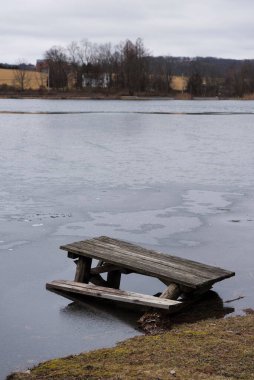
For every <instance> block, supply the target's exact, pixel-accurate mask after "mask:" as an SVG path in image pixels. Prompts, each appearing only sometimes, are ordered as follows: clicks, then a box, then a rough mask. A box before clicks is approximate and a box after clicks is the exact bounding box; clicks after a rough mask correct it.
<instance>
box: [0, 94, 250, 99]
mask: <svg viewBox="0 0 254 380" xmlns="http://www.w3.org/2000/svg"><path fill="white" fill-rule="evenodd" d="M0 99H15V100H17V99H40V100H133V101H135V100H142V101H144V100H147V101H149V100H168V101H170V100H172V101H173V100H193V101H195V100H197V101H218V100H254V98H247V97H246V98H245V97H243V98H224V97H218V96H214V97H192V96H191V95H190V94H178V95H175V94H173V95H171V96H169V95H167V96H164V95H157V96H151V95H137V96H134V95H132V96H131V95H118V94H101V93H94V94H82V95H81V94H79V93H68V92H66V93H52V94H50V93H45V94H36V93H35V94H34V93H24V94H21V93H11V94H0Z"/></svg>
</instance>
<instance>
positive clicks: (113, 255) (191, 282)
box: [68, 245, 210, 288]
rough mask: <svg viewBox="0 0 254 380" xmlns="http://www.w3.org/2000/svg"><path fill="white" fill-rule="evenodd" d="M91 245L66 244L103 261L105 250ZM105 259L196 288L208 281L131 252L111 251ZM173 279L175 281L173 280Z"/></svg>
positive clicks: (76, 250) (136, 270) (142, 272)
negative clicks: (76, 245)
mask: <svg viewBox="0 0 254 380" xmlns="http://www.w3.org/2000/svg"><path fill="white" fill-rule="evenodd" d="M92 248H93V247H92V245H91V246H88V245H86V246H83V247H82V251H81V250H80V248H79V247H75V246H71V245H69V246H68V250H72V251H73V252H74V253H75V252H79V254H80V255H84V256H87V257H93V258H95V259H101V258H103V259H104V261H105V251H104V250H103V249H101V250H100V251H99V250H98V249H97V250H94V251H93V250H92ZM106 259H107V261H108V263H111V264H115V265H119V266H120V265H121V266H122V267H125V268H128V269H130V270H135V272H138V273H141V274H144V275H148V276H153V277H158V278H160V279H165V280H168V281H170V282H179V283H180V284H183V285H185V286H190V287H193V288H196V287H198V286H203V285H205V284H206V283H209V282H210V281H207V280H204V279H200V277H198V276H196V275H193V274H192V273H184V276H183V273H182V271H180V270H176V269H175V268H173V270H172V269H171V271H170V270H169V269H168V268H165V266H164V265H163V264H161V263H156V265H155V264H154V263H152V262H150V261H149V260H146V259H145V260H144V259H143V258H140V257H136V256H135V255H133V254H131V253H130V254H129V255H125V256H124V257H123V256H122V255H120V254H118V253H117V251H113V250H112V251H111V252H110V255H107V258H106ZM174 280H175V281H174Z"/></svg>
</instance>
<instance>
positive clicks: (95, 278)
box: [90, 274, 108, 287]
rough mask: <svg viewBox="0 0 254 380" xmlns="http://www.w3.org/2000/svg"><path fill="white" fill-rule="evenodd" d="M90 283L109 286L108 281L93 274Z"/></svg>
mask: <svg viewBox="0 0 254 380" xmlns="http://www.w3.org/2000/svg"><path fill="white" fill-rule="evenodd" d="M90 282H91V283H92V284H94V285H98V286H104V287H106V286H108V283H107V281H106V280H104V279H103V278H102V277H101V276H100V275H99V274H92V275H91V277H90Z"/></svg>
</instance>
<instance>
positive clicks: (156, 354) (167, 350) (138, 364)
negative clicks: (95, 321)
mask: <svg viewBox="0 0 254 380" xmlns="http://www.w3.org/2000/svg"><path fill="white" fill-rule="evenodd" d="M253 347H254V311H253V310H251V309H250V310H249V311H247V315H246V316H240V317H239V316H238V317H237V316H235V317H229V318H224V319H217V320H216V319H213V318H210V319H207V320H201V321H198V322H194V323H193V322H191V323H187V322H185V323H183V324H175V325H173V327H172V328H171V330H170V331H164V332H163V333H159V334H153V335H142V336H137V337H134V338H131V339H128V340H125V341H123V342H120V343H118V344H117V345H116V346H115V347H113V348H106V349H99V350H96V351H90V352H85V353H81V354H78V355H70V356H67V357H65V358H56V359H52V360H49V361H46V362H44V363H40V364H38V365H37V366H35V367H34V368H32V369H31V370H27V371H24V372H16V373H13V374H10V375H9V376H7V378H6V380H42V379H44V380H53V379H59V380H64V379H70V380H71V379H73V380H74V379H75V380H81V379H93V380H96V379H97V380H99V379H112V380H114V379H115V380H116V379H122V380H127V379H142V380H143V379H147V380H149V379H150V380H151V379H161V380H163V379H171V378H172V379H173V378H174V379H179V380H180V379H181V380H187V379H194V378H195V379H196V378H198V379H202V380H205V379H207V380H212V379H214V380H218V379H220V380H223V379H231V380H233V379H245V380H251V379H254V373H253V360H254V349H253Z"/></svg>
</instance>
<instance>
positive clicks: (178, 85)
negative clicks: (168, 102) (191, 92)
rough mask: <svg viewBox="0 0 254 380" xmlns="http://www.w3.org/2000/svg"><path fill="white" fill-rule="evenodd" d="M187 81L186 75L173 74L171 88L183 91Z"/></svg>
mask: <svg viewBox="0 0 254 380" xmlns="http://www.w3.org/2000/svg"><path fill="white" fill-rule="evenodd" d="M187 82H188V78H187V77H184V76H176V75H173V76H172V79H171V88H172V90H175V91H185V90H186V88H187Z"/></svg>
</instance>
